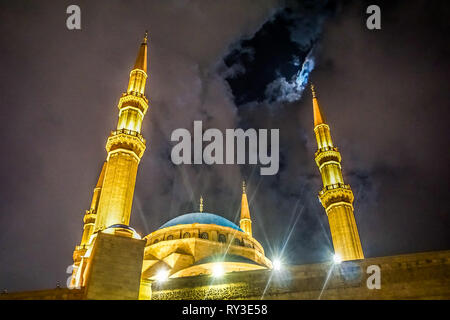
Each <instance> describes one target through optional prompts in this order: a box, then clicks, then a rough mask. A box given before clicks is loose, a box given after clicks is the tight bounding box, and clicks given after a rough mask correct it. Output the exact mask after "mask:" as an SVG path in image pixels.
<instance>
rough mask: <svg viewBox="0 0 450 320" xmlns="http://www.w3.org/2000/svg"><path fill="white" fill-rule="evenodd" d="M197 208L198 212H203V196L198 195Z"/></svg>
mask: <svg viewBox="0 0 450 320" xmlns="http://www.w3.org/2000/svg"><path fill="white" fill-rule="evenodd" d="M198 209H199V211H200V212H203V196H200V205H199V208H198Z"/></svg>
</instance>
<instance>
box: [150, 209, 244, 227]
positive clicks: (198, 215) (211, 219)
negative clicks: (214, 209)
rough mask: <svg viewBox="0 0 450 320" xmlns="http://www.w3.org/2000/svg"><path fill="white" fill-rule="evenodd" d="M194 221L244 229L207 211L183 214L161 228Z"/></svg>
mask: <svg viewBox="0 0 450 320" xmlns="http://www.w3.org/2000/svg"><path fill="white" fill-rule="evenodd" d="M192 223H200V224H216V225H218V226H222V227H228V228H233V229H235V230H238V231H242V229H241V228H239V227H238V226H237V225H235V224H234V223H233V222H231V221H230V220H228V219H225V218H224V217H221V216H218V215H216V214H212V213H206V212H193V213H187V214H183V215H181V216H178V217H176V218H173V219H172V220H169V221H167V222H166V223H164V224H163V225H162V226H161V227H160V228H159V229H164V228H167V227H173V226H176V225H180V224H192ZM242 232H244V231H242Z"/></svg>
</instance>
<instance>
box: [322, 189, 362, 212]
mask: <svg viewBox="0 0 450 320" xmlns="http://www.w3.org/2000/svg"><path fill="white" fill-rule="evenodd" d="M319 199H320V202H322V205H323V206H324V208H328V206H330V205H331V204H333V203H337V202H346V203H348V204H350V205H351V204H352V203H353V200H354V196H353V192H352V189H351V188H350V185H348V184H343V183H336V184H331V185H327V186H325V187H324V188H323V189H322V190H320V192H319Z"/></svg>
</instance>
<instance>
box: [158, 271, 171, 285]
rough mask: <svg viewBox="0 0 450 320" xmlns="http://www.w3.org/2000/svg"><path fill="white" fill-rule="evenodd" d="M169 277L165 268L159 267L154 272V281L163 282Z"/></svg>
mask: <svg viewBox="0 0 450 320" xmlns="http://www.w3.org/2000/svg"><path fill="white" fill-rule="evenodd" d="M168 278H169V271H168V270H166V269H161V270H159V271H158V272H157V273H156V281H158V282H165V281H167V279H168Z"/></svg>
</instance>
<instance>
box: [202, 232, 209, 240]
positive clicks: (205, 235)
mask: <svg viewBox="0 0 450 320" xmlns="http://www.w3.org/2000/svg"><path fill="white" fill-rule="evenodd" d="M200 238H202V239H208V233H207V232H202V233H201V234H200Z"/></svg>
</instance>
